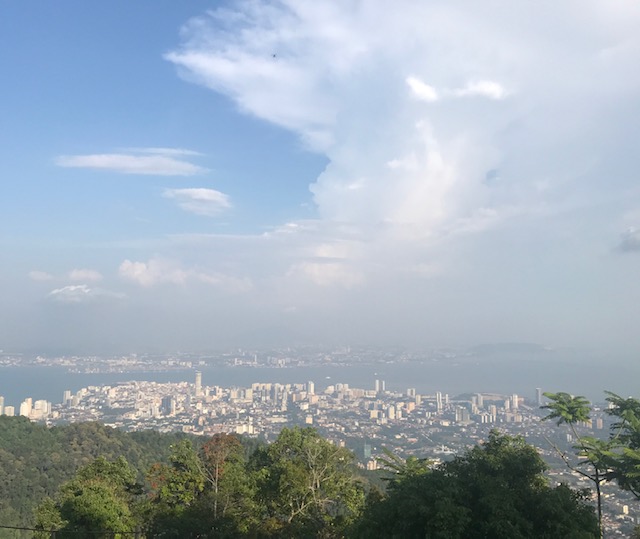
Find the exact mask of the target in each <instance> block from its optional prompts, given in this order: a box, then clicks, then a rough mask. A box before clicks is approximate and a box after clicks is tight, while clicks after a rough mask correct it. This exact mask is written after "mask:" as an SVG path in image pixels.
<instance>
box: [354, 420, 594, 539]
mask: <svg viewBox="0 0 640 539" xmlns="http://www.w3.org/2000/svg"><path fill="white" fill-rule="evenodd" d="M545 468H546V465H545V463H544V462H543V461H542V459H541V458H540V456H539V455H538V453H537V451H536V450H535V448H534V447H532V446H530V445H528V444H526V443H525V442H524V440H523V439H522V438H520V437H510V436H505V435H500V434H499V433H497V432H495V431H493V432H492V433H491V434H490V436H489V440H488V441H487V442H486V443H485V444H484V445H482V446H476V447H474V448H472V449H470V450H469V451H467V452H466V453H465V454H464V455H463V456H460V457H456V458H455V459H454V460H453V461H450V462H447V463H444V464H441V465H439V466H437V467H435V468H434V469H433V470H432V471H430V472H426V473H418V474H405V475H403V476H400V477H399V478H398V479H397V481H396V482H395V484H394V485H393V488H392V489H390V490H389V491H388V492H387V497H386V498H384V499H383V500H380V501H378V502H376V503H373V504H371V505H370V506H369V507H368V508H367V511H366V513H365V515H364V517H363V518H362V519H361V521H360V523H359V526H358V527H357V529H356V531H355V532H354V536H355V537H362V538H368V537H388V538H403V539H405V538H406V539H411V538H430V539H481V538H482V539H484V538H487V537H491V538H492V539H557V538H558V537H563V538H567V539H569V538H573V539H594V538H596V537H597V536H598V527H597V522H596V519H595V517H594V515H593V509H592V508H591V507H589V506H588V505H587V504H585V503H584V502H583V500H582V497H581V494H580V493H578V492H575V491H572V490H571V489H569V488H568V487H566V486H564V485H561V486H559V487H555V488H551V487H550V486H549V485H548V482H547V480H546V478H545V477H544V475H543V472H544V470H545Z"/></svg>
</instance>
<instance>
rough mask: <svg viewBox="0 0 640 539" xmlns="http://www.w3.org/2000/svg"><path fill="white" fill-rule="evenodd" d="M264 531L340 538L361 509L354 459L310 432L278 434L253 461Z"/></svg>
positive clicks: (359, 486) (347, 452)
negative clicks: (261, 507)
mask: <svg viewBox="0 0 640 539" xmlns="http://www.w3.org/2000/svg"><path fill="white" fill-rule="evenodd" d="M253 464H254V469H255V473H256V474H257V482H258V489H259V490H258V493H259V494H258V495H259V499H260V501H261V502H262V504H263V509H264V512H265V518H264V524H265V530H264V531H265V532H266V533H269V534H271V535H279V536H287V537H342V536H343V535H344V533H345V531H346V530H347V529H348V527H349V525H350V524H351V523H352V522H353V520H354V519H355V518H356V517H358V516H359V514H360V512H361V510H362V508H363V505H364V488H363V485H362V483H361V481H359V480H358V479H357V477H356V475H355V474H354V470H353V455H352V453H351V452H350V451H348V450H347V449H345V448H342V447H337V446H335V445H333V444H332V443H330V442H329V441H327V440H324V439H323V438H321V437H320V436H319V435H318V433H317V432H316V431H315V429H312V428H304V429H302V428H297V427H296V428H293V429H283V430H282V431H281V432H280V435H279V436H278V438H277V440H276V441H275V442H274V443H272V444H271V445H269V446H268V447H267V448H266V449H265V450H263V451H258V452H256V454H255V456H254V459H253Z"/></svg>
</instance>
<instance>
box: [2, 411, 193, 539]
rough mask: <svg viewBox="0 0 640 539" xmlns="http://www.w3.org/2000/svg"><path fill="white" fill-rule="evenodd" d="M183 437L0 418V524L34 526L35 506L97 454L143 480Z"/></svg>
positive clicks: (88, 424) (79, 424) (51, 494)
mask: <svg viewBox="0 0 640 539" xmlns="http://www.w3.org/2000/svg"><path fill="white" fill-rule="evenodd" d="M183 438H184V436H183V435H180V434H160V433H158V432H155V431H140V432H133V433H125V432H121V431H119V430H116V429H112V428H109V427H105V426H104V425H101V424H99V423H76V424H72V425H67V426H60V427H51V428H47V427H45V426H43V425H40V424H36V423H31V422H30V421H29V420H28V419H26V418H24V417H7V416H0V525H5V526H10V525H12V526H17V525H29V524H33V522H34V514H33V513H34V509H35V508H36V506H37V505H38V504H39V503H40V502H41V501H42V500H43V499H44V498H45V497H46V496H54V495H55V493H56V492H57V491H58V489H59V488H60V486H61V485H62V484H63V483H65V482H67V481H69V480H70V479H71V478H72V477H73V476H74V475H75V473H76V472H77V470H78V469H79V468H81V467H82V466H86V465H87V464H89V463H90V462H92V461H93V460H94V459H95V458H96V457H98V456H103V457H105V458H106V459H108V460H115V459H117V458H118V457H121V456H122V457H124V458H125V459H126V460H127V462H129V464H130V465H131V466H132V467H133V468H134V469H136V470H139V471H140V477H142V476H143V473H144V472H146V470H148V469H149V468H150V467H151V465H152V464H153V463H155V462H164V461H166V460H167V458H168V455H169V451H170V449H169V448H170V446H171V445H172V444H175V443H176V442H177V441H179V440H180V439H183ZM0 537H2V531H1V530H0ZM10 537H15V536H14V535H11V536H10Z"/></svg>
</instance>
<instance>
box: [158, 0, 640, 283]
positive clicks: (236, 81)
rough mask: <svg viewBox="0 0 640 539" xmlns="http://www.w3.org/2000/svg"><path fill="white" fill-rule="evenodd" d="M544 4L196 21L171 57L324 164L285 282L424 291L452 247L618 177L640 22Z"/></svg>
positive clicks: (638, 87) (269, 7) (243, 15)
mask: <svg viewBox="0 0 640 539" xmlns="http://www.w3.org/2000/svg"><path fill="white" fill-rule="evenodd" d="M543 4H544V6H545V7H544V9H542V8H540V5H539V4H536V5H534V4H531V5H526V6H518V8H517V9H516V8H514V7H512V6H507V5H505V4H504V3H501V2H490V4H489V7H488V6H487V5H486V4H479V3H477V2H474V1H473V0H463V2H462V3H458V4H456V5H453V4H451V3H450V2H447V1H445V0H430V1H429V2H414V1H410V0H399V3H398V4H397V5H394V9H393V10H389V9H388V7H387V6H386V5H385V4H384V3H382V2H365V3H359V2H338V1H328V2H315V3H308V2H299V1H297V0H283V1H282V2H278V3H275V4H265V3H262V2H252V1H248V0H247V1H239V2H237V3H234V5H233V7H231V8H221V9H214V10H211V11H208V12H207V13H206V14H205V15H203V16H201V17H196V18H194V19H192V20H191V21H189V22H188V23H187V24H186V25H185V26H184V27H183V29H182V43H181V45H180V46H179V47H177V48H176V49H175V50H173V51H171V52H169V53H167V54H166V55H165V58H166V59H167V60H169V61H170V62H172V63H174V64H175V65H176V67H177V68H178V72H179V73H180V75H181V76H182V77H183V78H185V79H186V80H189V81H192V82H195V83H197V84H201V85H204V86H206V87H207V88H210V89H212V90H214V91H216V92H218V93H221V94H223V95H225V96H227V97H228V98H229V99H231V100H232V101H233V102H234V103H235V104H236V105H237V106H238V108H239V109H240V110H241V111H242V112H243V113H246V114H250V115H252V116H255V117H257V118H260V119H262V120H265V121H267V122H270V123H273V124H275V125H278V126H281V127H283V128H285V129H288V130H290V131H291V132H293V133H295V134H297V135H298V136H299V137H300V139H301V140H302V141H303V142H304V143H305V144H306V145H307V147H308V148H309V149H311V150H312V151H315V152H318V153H321V154H322V155H324V156H325V157H326V158H327V162H328V164H327V166H326V168H325V169H324V170H323V171H322V173H321V174H319V176H318V177H317V178H316V179H315V181H314V182H313V183H312V184H311V185H310V190H311V192H312V195H313V201H314V202H315V205H316V208H317V214H318V219H317V221H315V222H313V223H310V222H306V223H292V224H291V225H290V226H283V227H280V228H279V229H278V230H277V233H274V234H273V235H272V236H271V238H270V241H273V240H274V238H278V241H279V242H281V243H278V244H277V245H279V246H280V247H279V248H280V249H281V250H280V251H274V252H277V253H278V255H277V256H281V255H280V253H286V256H284V255H282V256H281V258H282V259H286V261H287V264H286V269H285V274H286V275H288V276H290V277H303V278H306V279H308V280H309V281H310V282H312V283H314V284H317V285H319V286H328V285H335V286H338V287H344V286H350V287H358V286H361V285H362V284H364V283H366V281H367V279H370V278H371V277H372V276H373V277H374V279H373V280H375V278H376V275H382V274H385V272H386V275H387V276H389V275H390V274H391V273H390V272H393V271H396V273H397V272H398V271H400V272H405V270H406V268H415V271H414V272H412V273H413V274H415V275H416V276H424V277H425V278H429V276H431V275H434V274H440V273H441V272H443V271H444V270H443V269H442V267H443V264H442V260H443V259H445V258H446V257H447V256H448V253H449V252H450V250H451V249H450V247H449V246H450V245H452V244H453V243H455V242H461V241H464V240H463V239H462V238H468V237H477V236H480V235H482V234H486V233H488V232H490V231H492V230H499V229H500V228H501V227H503V228H504V227H506V226H507V225H508V224H509V223H513V222H514V221H517V220H518V219H520V220H521V221H522V220H523V219H525V218H534V217H535V216H541V215H544V216H545V217H546V222H545V223H543V225H546V223H550V222H551V219H550V216H553V215H555V214H560V213H562V212H566V211H567V210H568V209H571V208H573V207H575V206H576V205H589V204H595V203H597V202H596V201H597V200H598V199H599V198H600V196H599V195H600V194H601V193H606V192H608V191H610V190H611V189H612V184H611V182H603V181H602V177H603V175H602V170H607V168H608V167H615V168H616V170H620V169H622V168H624V165H622V166H621V165H620V164H619V163H620V156H619V155H618V152H621V150H618V149H616V147H615V146H616V144H614V143H613V142H612V143H610V144H609V143H603V140H611V141H618V140H627V139H629V140H630V138H629V134H630V133H633V132H634V131H633V124H632V122H630V120H629V118H631V117H633V114H630V113H629V111H632V110H634V109H633V107H634V106H635V102H636V101H635V100H636V99H637V97H636V96H637V92H638V91H640V75H638V74H637V73H635V72H630V71H629V69H628V66H629V65H635V63H637V60H638V58H640V45H639V40H638V38H637V32H636V29H635V25H636V24H637V23H639V22H640V8H639V7H638V5H637V4H635V3H633V2H631V1H630V0H629V1H627V0H623V1H622V2H620V3H616V4H615V5H614V4H607V5H604V4H602V3H601V2H598V1H596V0H587V1H586V2H577V1H570V2H568V3H566V4H558V3H555V2H551V1H550V0H544V2H543ZM497 13H499V14H500V16H496V14H497ZM549 13H554V20H555V21H557V24H556V25H554V26H553V27H550V26H549V23H548V21H549ZM578 14H579V16H578ZM567 36H571V39H567ZM594 80H597V81H598V83H597V84H594V82H593V81H594ZM594 126H597V128H595V127H594ZM627 153H629V152H627ZM631 153H632V152H631ZM629 154H630V153H629ZM625 174H626V171H625ZM489 177H490V178H492V181H487V178H489ZM624 181H625V180H620V184H622V183H623V182H624ZM585 199H589V200H588V201H586V202H585ZM549 228H550V231H549V233H550V234H553V232H552V227H551V225H549ZM538 233H540V230H538ZM347 240H348V242H350V243H349V245H350V248H349V249H344V247H343V244H342V243H341V242H344V241H347ZM523 241H526V240H523ZM630 242H631V240H630V239H628V240H627V243H630ZM328 246H329V247H328ZM336 246H340V248H337V247H336ZM354 246H357V247H355V248H353V247H354ZM323 253H331V254H332V255H333V256H328V257H325V256H322V255H323ZM389 253H392V254H391V255H390V254H389ZM275 266H277V264H275V263H274V267H275ZM434 268H436V269H434Z"/></svg>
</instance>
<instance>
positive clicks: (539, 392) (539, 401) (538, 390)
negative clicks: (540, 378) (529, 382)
mask: <svg viewBox="0 0 640 539" xmlns="http://www.w3.org/2000/svg"><path fill="white" fill-rule="evenodd" d="M543 396H544V395H543V394H542V388H541V387H536V403H537V404H538V406H542V405H543V404H544V400H543Z"/></svg>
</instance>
